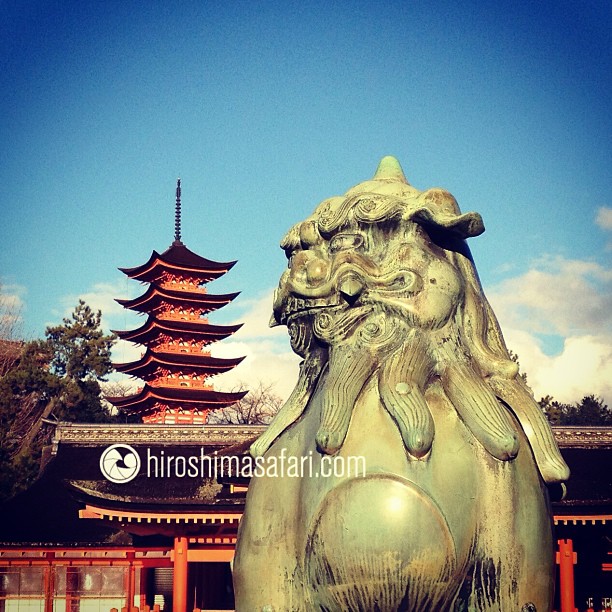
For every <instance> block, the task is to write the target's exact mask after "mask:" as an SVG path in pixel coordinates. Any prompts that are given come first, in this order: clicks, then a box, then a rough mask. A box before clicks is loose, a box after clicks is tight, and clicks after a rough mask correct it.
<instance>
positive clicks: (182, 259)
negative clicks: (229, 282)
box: [119, 243, 236, 280]
mask: <svg viewBox="0 0 612 612" xmlns="http://www.w3.org/2000/svg"><path fill="white" fill-rule="evenodd" d="M235 264H236V262H235V261H228V262H217V261H212V260H210V259H206V258H205V257H201V256H200V255H198V254H197V253H194V252H193V251H191V250H190V249H188V248H187V247H186V246H185V245H184V244H182V243H179V244H172V245H171V246H170V247H169V248H168V249H166V250H165V251H164V252H163V253H161V254H160V253H158V252H157V251H153V252H152V253H151V256H150V257H149V259H148V260H147V261H146V262H145V263H144V264H142V265H140V266H134V267H132V268H119V270H120V271H121V272H123V273H124V274H126V275H127V276H129V277H130V278H133V279H136V280H145V279H144V278H143V276H146V275H147V274H148V273H150V272H151V271H153V270H154V269H155V268H164V267H167V268H171V269H174V270H182V271H186V272H194V273H196V274H204V275H205V276H206V277H208V278H211V279H212V278H218V277H219V276H222V275H223V274H225V273H226V272H227V271H228V270H231V269H232V268H233V267H234V265H235Z"/></svg>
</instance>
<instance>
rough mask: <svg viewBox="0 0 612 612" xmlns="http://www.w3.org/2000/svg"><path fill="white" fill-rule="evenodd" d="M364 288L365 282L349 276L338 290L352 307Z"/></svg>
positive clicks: (341, 281)
mask: <svg viewBox="0 0 612 612" xmlns="http://www.w3.org/2000/svg"><path fill="white" fill-rule="evenodd" d="M364 287H365V285H364V283H363V280H362V279H361V278H359V276H357V275H356V274H347V275H346V276H344V277H343V278H342V279H341V280H340V284H339V286H338V290H339V292H340V295H341V296H342V298H343V299H344V300H345V301H346V302H347V303H348V304H349V305H351V306H352V305H353V304H354V303H355V302H356V301H357V300H358V298H359V296H360V295H361V293H362V292H363V289H364Z"/></svg>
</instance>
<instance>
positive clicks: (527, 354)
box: [487, 257, 612, 404]
mask: <svg viewBox="0 0 612 612" xmlns="http://www.w3.org/2000/svg"><path fill="white" fill-rule="evenodd" d="M611 289H612V273H611V272H610V271H609V270H607V269H605V268H603V267H602V266H600V265H599V264H596V263H593V262H587V261H580V260H567V259H564V258H562V257H554V258H552V257H545V258H542V259H541V260H539V261H537V262H535V264H534V266H533V268H532V269H530V270H528V271H527V272H526V273H524V274H522V275H521V276H517V277H515V278H510V279H507V280H505V281H503V282H501V283H499V284H498V285H496V286H494V287H492V288H491V289H489V290H488V291H487V296H488V298H489V300H490V302H491V305H492V306H493V310H494V311H495V313H496V315H497V317H498V319H499V322H500V324H501V327H502V330H503V333H504V337H505V339H506V343H507V345H508V347H509V348H511V349H512V350H513V351H514V352H515V353H517V355H518V356H519V359H520V363H521V370H522V371H524V372H526V373H527V377H528V382H529V385H530V386H531V387H532V389H533V390H534V394H535V395H536V397H537V398H539V397H541V396H544V395H552V396H553V397H554V398H555V399H557V400H559V401H563V402H569V403H573V402H576V401H579V400H580V399H582V397H583V396H584V395H587V394H590V393H594V394H595V395H599V396H601V397H603V398H604V399H605V400H606V402H607V403H608V404H610V403H612V291H611ZM539 334H552V335H555V336H557V337H558V338H559V339H560V340H562V349H561V351H560V352H559V353H558V354H556V355H549V354H546V352H545V351H544V350H543V345H544V342H543V339H542V338H541V337H540V336H539Z"/></svg>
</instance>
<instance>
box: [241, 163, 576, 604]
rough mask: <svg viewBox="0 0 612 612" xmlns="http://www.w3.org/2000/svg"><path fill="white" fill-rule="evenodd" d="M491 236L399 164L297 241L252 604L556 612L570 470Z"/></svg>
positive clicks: (245, 585)
mask: <svg viewBox="0 0 612 612" xmlns="http://www.w3.org/2000/svg"><path fill="white" fill-rule="evenodd" d="M483 231H484V226H483V223H482V219H481V217H480V215H478V214H477V213H466V214H461V212H460V210H459V207H458V205H457V202H456V201H455V199H454V198H453V196H452V195H451V194H450V193H448V192H447V191H444V190H442V189H429V190H427V191H424V192H420V191H418V190H417V189H415V188H414V187H412V186H410V185H409V184H408V182H407V181H406V179H405V177H404V174H403V172H402V169H401V167H400V165H399V163H398V162H397V160H396V159H395V158H393V157H385V158H384V159H383V160H382V161H381V163H380V166H379V167H378V170H377V172H376V175H375V176H374V178H373V179H372V180H370V181H366V182H364V183H361V184H359V185H357V186H356V187H353V188H352V189H350V190H349V191H348V192H347V193H346V194H345V195H344V196H341V197H333V198H330V199H328V200H325V201H324V202H322V203H321V204H320V205H319V206H318V207H317V208H316V210H315V211H314V213H313V214H312V215H311V216H310V217H308V218H307V219H306V220H305V221H302V222H301V223H298V224H297V225H296V226H294V227H293V228H292V229H291V230H290V231H289V233H288V234H287V235H286V236H285V238H284V239H283V241H282V244H281V246H282V248H283V249H284V250H285V253H286V254H287V257H288V260H289V268H288V269H287V270H286V271H285V273H284V274H283V275H282V277H281V279H280V284H279V287H278V290H277V292H276V295H275V298H274V314H273V324H280V325H286V326H287V327H288V329H289V335H290V338H291V345H292V348H293V350H294V351H295V352H296V353H298V354H299V355H300V356H301V357H302V358H303V361H302V363H301V366H300V374H299V379H298V381H297V384H296V387H295V389H294V391H293V393H292V394H291V396H290V397H289V399H288V400H287V403H286V404H285V405H284V406H283V407H282V409H281V410H280V411H279V413H278V414H277V416H276V418H275V419H274V421H273V422H272V423H271V425H270V426H269V428H268V429H267V430H266V432H265V433H264V434H263V435H262V436H261V437H260V438H258V439H257V440H256V441H255V442H254V443H253V445H252V447H251V454H252V455H253V456H254V457H256V458H260V461H261V462H262V463H261V465H262V466H265V465H267V464H268V465H271V464H272V463H271V462H272V460H273V459H274V460H275V461H274V465H275V466H276V467H275V469H274V473H269V471H267V470H266V472H265V473H264V470H263V469H262V470H261V472H262V475H261V476H258V477H254V478H253V479H252V481H251V484H250V487H249V491H248V496H247V504H246V510H245V514H244V517H243V519H242V523H241V525H240V532H239V538H238V546H237V551H236V559H235V565H234V581H235V593H236V609H237V610H238V612H254V611H265V612H271V611H275V612H288V611H304V612H310V611H313V610H316V611H321V612H332V611H333V612H336V611H338V612H344V611H362V612H369V611H372V612H374V611H379V612H387V611H391V610H393V611H399V610H402V611H415V612H416V611H426V612H431V611H447V610H448V611H454V612H458V611H464V610H465V611H475V612H484V611H493V610H497V611H501V612H520V611H521V610H524V611H527V610H531V611H534V610H535V611H537V612H549V611H550V610H551V606H552V591H553V584H554V579H553V576H554V573H553V568H554V557H553V542H552V527H551V517H550V509H549V500H548V492H547V491H548V489H547V484H552V483H560V482H562V481H564V480H566V479H567V478H568V476H569V471H568V468H567V466H566V464H565V463H564V461H563V459H562V457H561V455H560V453H559V450H558V448H557V445H556V443H555V440H554V438H553V435H552V431H551V429H550V427H549V425H548V423H547V422H546V420H545V418H544V416H543V414H542V412H541V411H540V409H539V407H538V405H537V403H536V402H535V401H534V398H533V395H532V393H531V392H530V391H529V389H528V388H527V387H526V385H525V383H524V381H523V380H522V378H521V377H520V376H519V375H518V368H517V365H516V363H515V362H514V361H512V359H511V358H510V355H509V353H508V349H507V348H506V346H505V344H504V340H503V338H502V334H501V331H500V328H499V325H498V322H497V320H496V318H495V315H494V314H493V311H492V310H491V307H490V306H489V304H488V302H487V300H486V298H485V296H484V293H483V290H482V287H481V285H480V281H479V279H478V276H477V273H476V270H475V268H474V264H473V262H472V259H471V256H470V252H469V250H468V248H467V245H466V243H465V239H466V238H469V237H472V236H477V235H479V234H481V233H482V232H483ZM356 459H359V460H360V462H358V461H356ZM351 460H352V461H351ZM291 461H292V462H291ZM298 464H299V467H300V468H302V469H301V472H300V473H299V474H298V473H297V470H296V467H298ZM283 465H284V466H285V467H287V466H292V467H293V473H289V471H288V470H285V471H284V472H283V471H282V467H283ZM351 465H353V466H357V465H360V466H361V468H360V469H351V467H350V466H351ZM279 466H280V467H279ZM279 469H280V471H279ZM557 486H558V485H557Z"/></svg>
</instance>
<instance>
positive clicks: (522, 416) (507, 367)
mask: <svg viewBox="0 0 612 612" xmlns="http://www.w3.org/2000/svg"><path fill="white" fill-rule="evenodd" d="M456 258H457V264H458V266H459V267H460V268H461V270H462V272H463V276H464V278H465V279H466V281H467V284H466V293H465V301H464V306H463V309H462V312H461V313H459V314H458V316H459V317H461V319H462V320H461V327H462V329H463V330H464V331H465V339H466V344H467V345H468V348H469V350H470V352H471V354H472V356H473V358H474V361H475V362H476V365H477V368H478V370H479V371H480V372H481V373H482V376H483V377H484V380H485V381H486V383H487V384H488V385H489V387H490V388H491V389H492V391H493V392H494V393H495V395H496V396H497V397H498V399H499V400H501V401H502V402H503V404H504V405H505V406H506V407H507V408H508V409H509V410H510V411H511V412H512V414H513V415H514V417H515V418H516V419H517V420H518V422H519V424H520V426H521V428H522V429H523V431H524V433H525V435H526V437H527V439H528V440H529V444H530V446H531V450H532V451H533V455H534V458H535V460H536V464H537V466H538V469H539V470H540V474H541V476H542V479H543V480H544V481H545V482H547V483H551V484H552V483H560V482H563V481H566V480H567V479H568V478H569V468H568V466H567V464H566V463H565V461H564V459H563V457H562V456H561V453H560V452H559V448H558V446H557V443H556V441H555V439H554V435H553V432H552V429H551V427H550V424H549V423H548V421H547V420H546V417H545V416H544V413H543V412H542V410H541V409H540V407H539V405H538V404H537V402H536V401H535V398H534V397H533V394H532V393H531V391H530V390H529V389H528V387H527V385H526V384H525V382H524V380H523V378H522V377H521V376H519V375H518V373H519V369H518V365H517V364H516V363H515V362H514V361H512V359H511V357H510V353H509V351H508V348H507V347H506V343H505V341H504V337H503V334H502V331H501V328H500V325H499V322H498V321H497V317H496V316H495V313H494V312H493V309H492V308H491V305H490V304H489V301H488V300H487V298H486V297H485V295H484V292H483V290H482V286H481V284H480V280H479V278H478V274H477V273H476V269H475V267H474V264H473V262H472V261H471V260H470V259H468V258H466V257H462V256H461V255H459V256H456Z"/></svg>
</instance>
